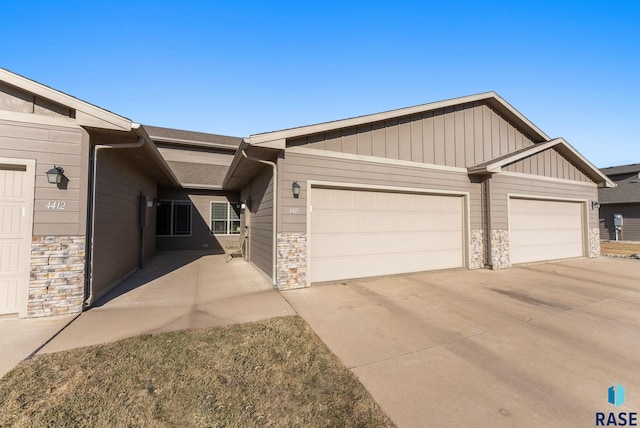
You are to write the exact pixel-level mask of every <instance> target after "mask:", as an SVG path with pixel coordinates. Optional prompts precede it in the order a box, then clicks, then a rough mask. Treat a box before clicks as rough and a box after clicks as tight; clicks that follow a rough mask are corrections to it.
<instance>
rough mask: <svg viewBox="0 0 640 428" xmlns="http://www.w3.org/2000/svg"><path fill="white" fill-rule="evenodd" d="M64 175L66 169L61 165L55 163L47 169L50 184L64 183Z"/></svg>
mask: <svg viewBox="0 0 640 428" xmlns="http://www.w3.org/2000/svg"><path fill="white" fill-rule="evenodd" d="M63 176H64V169H63V168H62V167H61V166H58V165H54V166H53V168H51V169H50V170H49V171H47V181H48V182H49V184H60V183H62V177H63Z"/></svg>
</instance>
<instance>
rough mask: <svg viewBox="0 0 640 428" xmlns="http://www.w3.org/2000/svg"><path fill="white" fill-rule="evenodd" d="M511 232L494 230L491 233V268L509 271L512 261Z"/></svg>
mask: <svg viewBox="0 0 640 428" xmlns="http://www.w3.org/2000/svg"><path fill="white" fill-rule="evenodd" d="M509 251H510V247H509V231H508V230H503V229H494V230H492V231H491V263H492V264H491V268H492V269H493V270H497V269H509V268H510V267H511V260H510V256H509Z"/></svg>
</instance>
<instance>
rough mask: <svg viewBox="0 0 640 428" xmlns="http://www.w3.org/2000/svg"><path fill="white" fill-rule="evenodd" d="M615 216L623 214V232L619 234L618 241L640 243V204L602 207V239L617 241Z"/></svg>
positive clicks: (605, 205)
mask: <svg viewBox="0 0 640 428" xmlns="http://www.w3.org/2000/svg"><path fill="white" fill-rule="evenodd" d="M614 214H622V231H620V232H619V233H618V240H620V241H640V203H632V204H602V205H600V239H603V240H607V239H610V240H615V239H616V229H615V226H614V225H613V215H614Z"/></svg>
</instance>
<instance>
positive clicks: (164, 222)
mask: <svg viewBox="0 0 640 428" xmlns="http://www.w3.org/2000/svg"><path fill="white" fill-rule="evenodd" d="M156 235H158V236H188V235H191V202H190V201H158V208H157V211H156Z"/></svg>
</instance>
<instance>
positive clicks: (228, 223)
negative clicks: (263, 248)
mask: <svg viewBox="0 0 640 428" xmlns="http://www.w3.org/2000/svg"><path fill="white" fill-rule="evenodd" d="M211 233H212V234H214V235H237V234H239V233H240V206H239V204H231V203H229V202H211Z"/></svg>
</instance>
